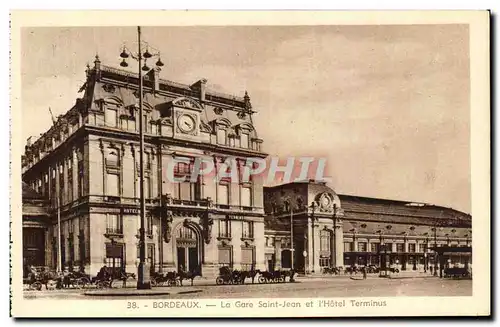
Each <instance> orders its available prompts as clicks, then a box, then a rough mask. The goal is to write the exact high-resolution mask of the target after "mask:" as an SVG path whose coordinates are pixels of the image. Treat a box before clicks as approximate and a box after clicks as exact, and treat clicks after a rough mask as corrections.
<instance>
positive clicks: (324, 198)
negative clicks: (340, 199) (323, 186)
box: [319, 192, 333, 212]
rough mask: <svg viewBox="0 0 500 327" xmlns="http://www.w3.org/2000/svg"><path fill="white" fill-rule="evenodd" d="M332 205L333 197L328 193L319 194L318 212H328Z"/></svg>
mask: <svg viewBox="0 0 500 327" xmlns="http://www.w3.org/2000/svg"><path fill="white" fill-rule="evenodd" d="M332 207H333V197H332V196H331V194H329V193H326V192H325V193H323V194H321V196H320V198H319V211H320V212H330V211H332Z"/></svg>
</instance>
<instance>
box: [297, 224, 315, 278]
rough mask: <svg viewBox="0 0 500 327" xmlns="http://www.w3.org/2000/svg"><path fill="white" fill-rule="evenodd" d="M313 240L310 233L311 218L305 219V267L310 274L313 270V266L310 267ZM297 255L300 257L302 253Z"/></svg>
mask: <svg viewBox="0 0 500 327" xmlns="http://www.w3.org/2000/svg"><path fill="white" fill-rule="evenodd" d="M312 240H313V233H312V220H311V217H308V218H307V247H306V249H307V258H306V260H307V265H306V270H307V272H309V273H311V272H312V270H313V265H312V256H313V255H314V254H313V247H312V242H313V241H312ZM299 255H302V253H299Z"/></svg>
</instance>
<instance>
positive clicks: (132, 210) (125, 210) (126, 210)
mask: <svg viewBox="0 0 500 327" xmlns="http://www.w3.org/2000/svg"><path fill="white" fill-rule="evenodd" d="M122 214H123V215H138V214H139V209H137V208H122Z"/></svg>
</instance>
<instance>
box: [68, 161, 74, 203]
mask: <svg viewBox="0 0 500 327" xmlns="http://www.w3.org/2000/svg"><path fill="white" fill-rule="evenodd" d="M67 196H68V202H73V162H72V160H71V159H68V193H67Z"/></svg>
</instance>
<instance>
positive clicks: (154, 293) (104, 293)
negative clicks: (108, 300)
mask: <svg viewBox="0 0 500 327" xmlns="http://www.w3.org/2000/svg"><path fill="white" fill-rule="evenodd" d="M201 292H203V291H202V290H198V289H196V290H186V291H179V292H172V291H137V292H133V291H125V292H123V291H122V292H120V291H116V292H114V291H111V292H109V291H95V292H85V293H83V295H85V296H117V297H123V296H158V295H175V294H191V293H201Z"/></svg>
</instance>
